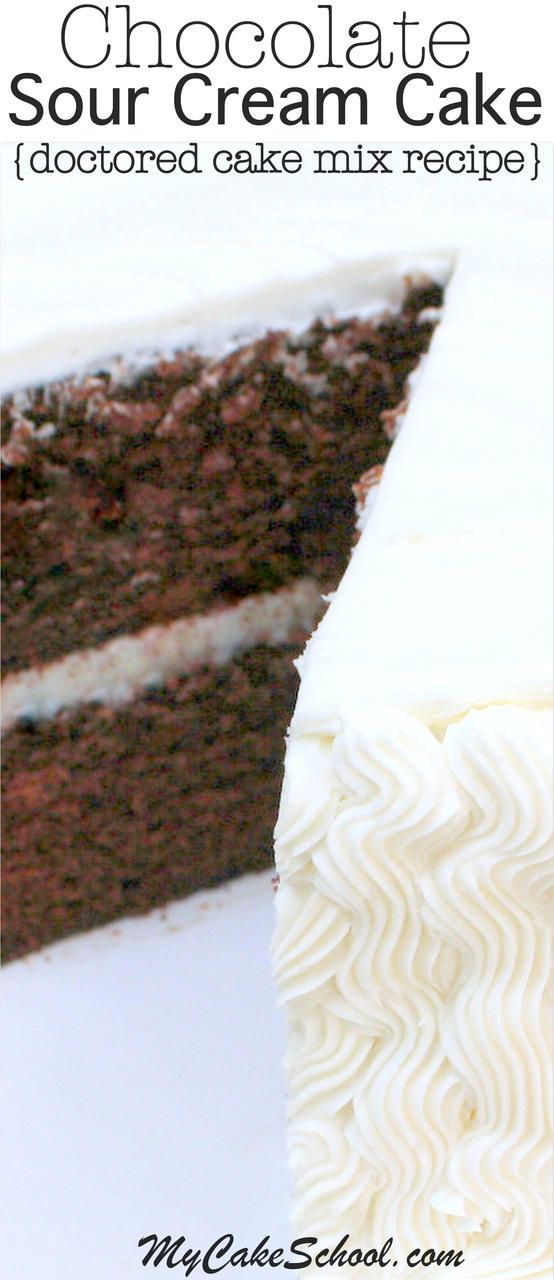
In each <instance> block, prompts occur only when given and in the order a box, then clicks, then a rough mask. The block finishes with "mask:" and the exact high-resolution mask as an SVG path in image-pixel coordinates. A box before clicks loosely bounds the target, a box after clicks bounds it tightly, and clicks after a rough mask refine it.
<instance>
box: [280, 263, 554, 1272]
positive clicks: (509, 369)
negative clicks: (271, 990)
mask: <svg viewBox="0 0 554 1280" xmlns="http://www.w3.org/2000/svg"><path fill="white" fill-rule="evenodd" d="M549 331H550V316H549V305H548V286H547V283H546V280H545V279H544V278H543V274H542V272H541V264H540V263H537V262H535V261H534V260H533V257H532V250H531V251H530V252H529V253H527V252H526V251H525V249H524V248H523V247H522V253H521V256H520V259H519V260H518V261H517V262H515V261H514V258H513V257H511V258H509V259H508V258H503V257H502V254H500V253H499V254H498V255H497V256H496V258H495V257H494V256H491V255H486V254H482V255H480V254H479V253H478V252H477V251H475V250H474V251H472V252H471V253H469V254H468V253H463V254H461V255H460V259H459V262H458V265H457V267H456V270H455V273H454V276H453V279H452V281H451V284H450V285H449V290H448V293H447V298H446V305H445V310H444V316H443V320H442V324H441V325H440V326H439V328H438V330H437V332H436V334H435V337H434V339H433V343H432V345H431V351H430V354H429V356H428V359H427V362H426V365H425V367H424V368H423V370H422V374H421V377H420V378H419V380H418V384H417V387H416V388H415V390H414V393H413V397H412V399H411V401H410V405H409V409H408V412H407V414H406V419H405V422H404V424H403V428H402V431H401V433H400V435H399V437H398V440H397V441H396V443H395V445H394V446H393V449H392V452H391V455H390V457H389V460H388V462H387V465H386V467H385V472H384V477H383V480H382V482H381V485H380V486H379V491H378V495H377V499H376V501H375V505H374V507H373V508H372V511H371V514H370V516H369V518H368V520H367V522H366V524H365V528H364V532H363V534H362V537H361V540H360V542H359V544H358V546H357V547H356V549H355V551H354V554H353V557H352V560H351V563H350V565H349V568H348V570H347V573H346V575H345V577H344V579H343V581H342V583H341V585H340V587H339V590H338V592H337V593H336V595H335V596H334V598H333V600H332V603H331V607H330V609H329V610H328V612H327V614H326V616H325V618H324V619H323V621H322V622H321V623H320V625H319V627H318V629H317V631H316V633H315V635H314V636H313V637H312V640H311V641H310V642H309V643H308V646H307V649H306V652H305V654H304V656H303V658H302V659H301V661H300V664H299V665H300V670H301V677H302V680H301V688H300V693H299V697H298V702H297V708H296V712H295V715H294V718H293V722H292V726H291V731H290V736H289V741H288V748H287V754H286V765H285V784H284V790H283V796H282V801H281V810H280V817H279V822H278V826H277V832H276V858H277V869H278V872H279V878H280V886H279V892H278V894H277V899H276V902H277V928H276V934H275V940H274V962H275V974H276V980H277V984H278V989H279V995H280V1000H281V1003H282V1004H283V1005H284V1007H285V1010H286V1016H287V1023H288V1051H287V1062H286V1069H287V1076H288V1086H289V1117H290V1159H291V1171H292V1177H293V1188H294V1225H295V1229H297V1230H298V1232H299V1233H300V1234H303V1235H304V1234H309V1235H313V1236H317V1238H318V1247H321V1248H323V1247H328V1246H329V1247H331V1246H333V1245H336V1244H337V1242H338V1241H339V1240H341V1238H342V1237H344V1236H345V1234H348V1235H349V1237H350V1240H349V1245H348V1247H349V1249H355V1248H360V1249H361V1250H362V1252H365V1251H368V1250H370V1249H371V1248H374V1247H376V1248H377V1249H379V1247H380V1246H382V1245H383V1244H384V1242H385V1241H386V1240H387V1239H388V1238H389V1237H392V1239H393V1244H392V1246H391V1253H390V1258H391V1259H392V1258H394V1259H395V1260H396V1261H397V1264H398V1265H397V1269H396V1270H395V1274H396V1275H397V1276H398V1277H401V1276H408V1275H411V1274H412V1270H413V1266H414V1265H415V1262H416V1261H417V1258H416V1254H415V1252H413V1251H416V1250H417V1249H419V1250H420V1251H421V1254H424V1253H425V1250H430V1251H433V1250H434V1251H435V1255H438V1254H440V1251H441V1250H442V1251H445V1252H446V1254H448V1253H449V1251H451V1250H452V1251H453V1252H452V1255H451V1261H452V1260H453V1259H454V1257H455V1255H457V1254H460V1256H462V1255H463V1258H464V1272H463V1274H464V1275H467V1276H468V1277H471V1280H474V1278H475V1280H477V1278H478V1277H479V1280H480V1278H481V1277H483V1278H484V1277H490V1278H491V1280H492V1278H493V1277H494V1280H508V1277H509V1278H510V1280H516V1278H517V1280H546V1278H547V1277H548V1276H550V1274H551V1260H552V1222H551V1214H550V1205H551V1159H550V1157H551V1143H552V1137H551V1135H552V1114H551V1108H550V1096H551V1089H550V1086H551V1061H552V1043H551V1036H550V1029H551V1021H550V1013H551V974H552V948H551V928H550V909H551V896H552V860H551V858H552V804H551V755H550V744H551V737H552V677H551V653H552V644H551V636H552V626H551V614H550V608H549V594H550V582H551V577H550V575H549V568H548V561H549V553H550V547H551V542H552V540H551V502H550V480H549V477H550V475H551V470H550V467H549V453H550V447H551V427H550V405H549V398H548V397H549V386H550V384H549V378H548V368H549V361H550V356H549V350H550V346H549V340H550V339H549ZM409 1256H411V1262H410V1263H408V1261H407V1260H408V1257H409ZM427 1263H429V1265H427ZM443 1263H444V1258H443ZM443 1271H444V1265H439V1260H438V1259H437V1262H436V1265H435V1264H433V1263H432V1255H431V1253H429V1254H427V1262H426V1274H429V1275H435V1274H436V1275H437V1276H439V1275H441V1274H443Z"/></svg>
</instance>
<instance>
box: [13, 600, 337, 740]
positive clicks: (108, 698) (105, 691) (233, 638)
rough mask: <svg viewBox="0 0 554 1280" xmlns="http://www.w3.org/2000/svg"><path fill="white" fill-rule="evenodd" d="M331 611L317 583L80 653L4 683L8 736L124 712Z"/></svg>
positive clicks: (147, 629)
mask: <svg viewBox="0 0 554 1280" xmlns="http://www.w3.org/2000/svg"><path fill="white" fill-rule="evenodd" d="M322 609H323V605H322V597H321V591H320V588H319V587H318V585H317V583H316V582H314V580H313V579H311V578H299V579H298V580H297V581H296V582H293V583H292V584H291V585H290V586H288V587H283V588H281V590H279V591H274V592H272V593H261V594H259V595H251V596H246V597H245V599H244V600H241V601H240V603H239V604H235V605H229V606H228V607H227V608H224V609H213V610H212V611H211V612H208V613H204V614H194V615H192V616H191V617H187V618H178V619H177V621H176V622H169V623H166V624H163V625H161V626H153V627H145V628H144V630H143V631H137V632H135V633H131V634H128V635H123V636H117V637H116V638H115V639H114V640H109V641H107V643H106V644H104V645H99V646H98V647H97V648H95V649H78V650H76V651H75V652H74V653H70V654H68V655H67V656H66V657H64V658H60V659H58V661H57V662H49V663H46V664H44V665H43V666H39V667H34V668H32V669H31V670H29V671H21V672H16V673H15V674H14V675H9V676H7V677H6V679H5V680H4V681H3V684H2V732H3V733H6V732H8V730H9V729H11V728H12V727H13V725H14V724H16V723H17V721H18V720H21V719H24V718H25V719H29V720H40V719H47V718H49V717H51V716H55V715H57V713H58V711H61V710H62V709H63V708H66V707H76V706H83V705H86V704H87V703H102V704H103V705H104V706H121V705H122V704H123V703H125V702H130V701H131V700H132V699H133V698H135V697H136V696H137V695H140V694H141V693H143V692H144V690H145V689H153V688H156V687H158V686H160V685H164V684H165V683H166V682H167V681H168V680H171V679H175V677H178V676H185V675H189V674H190V673H191V672H193V671H195V670H198V669H199V668H201V667H218V666H223V665H224V664H225V663H226V662H230V661H231V660H232V659H233V658H234V657H237V656H238V655H239V654H241V653H245V652H247V651H248V650H249V649H253V648H255V647H256V645H269V646H270V647H271V646H279V645H281V644H284V643H285V642H286V641H287V640H290V638H291V637H292V636H293V635H294V634H295V633H297V632H298V631H301V632H303V633H304V634H305V633H306V632H307V631H309V630H310V628H311V627H313V626H314V624H315V622H316V621H317V619H318V618H319V617H320V616H321V612H322Z"/></svg>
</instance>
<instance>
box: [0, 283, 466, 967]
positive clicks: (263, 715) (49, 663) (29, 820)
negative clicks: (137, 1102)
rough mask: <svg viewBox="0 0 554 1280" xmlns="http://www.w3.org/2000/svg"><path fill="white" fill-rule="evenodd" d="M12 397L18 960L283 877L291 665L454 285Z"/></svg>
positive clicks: (10, 945) (7, 833)
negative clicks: (260, 872) (134, 371)
mask: <svg viewBox="0 0 554 1280" xmlns="http://www.w3.org/2000/svg"><path fill="white" fill-rule="evenodd" d="M393 288H394V289H395V290H396V292H397V295H398V297H399V298H400V299H402V290H403V292H404V297H403V300H402V305H401V307H400V309H398V307H390V309H389V310H388V311H385V312H384V313H383V314H382V315H381V316H380V317H379V318H376V317H375V316H371V317H368V318H364V317H363V316H359V317H355V318H346V317H345V318H344V319H340V320H335V321H326V322H322V321H315V322H314V323H313V324H312V325H311V326H310V327H309V328H307V329H304V330H301V331H300V332H297V333H294V332H288V333H286V332H280V333H269V334H266V335H265V336H262V337H260V338H257V339H255V340H253V341H251V342H249V343H248V344H243V345H242V346H240V347H238V348H236V349H234V350H231V351H230V352H229V353H228V354H224V355H222V356H212V357H209V358H208V357H205V356H201V355H200V354H198V353H191V352H186V353H184V354H182V355H178V356H175V357H173V359H171V360H169V359H162V360H158V361H157V363H156V364H155V365H153V366H151V367H150V368H149V369H147V370H143V371H142V372H141V373H140V374H139V375H138V376H137V375H134V376H133V375H131V376H130V377H129V378H128V379H127V380H125V379H123V378H122V376H121V368H118V370H117V374H115V373H112V374H109V373H104V374H97V375H89V376H84V377H82V378H71V379H67V380H64V381H62V382H58V383H54V384H50V385H48V386H46V387H44V388H42V389H39V390H35V391H32V390H31V391H27V392H24V393H18V394H16V395H14V396H13V397H12V398H11V399H10V400H9V401H8V403H7V406H6V411H5V414H4V430H5V440H4V452H3V459H4V467H5V474H4V483H5V496H4V503H3V516H4V529H5V532H4V573H5V581H6V585H5V588H4V610H5V624H4V648H3V658H4V665H5V670H6V672H7V674H6V678H5V681H4V689H3V692H4V727H5V731H6V737H5V740H4V787H5V798H4V896H3V903H4V906H3V910H4V928H3V938H4V957H5V958H6V959H7V958H10V957H11V956H15V955H18V954H22V953H24V952H25V951H27V950H29V949H33V948H36V947H38V946H41V945H44V944H45V943H47V942H51V941H53V940H55V939H56V938H58V937H61V936H63V935H64V934H66V933H68V932H73V931H75V930H81V929H87V928H91V927H93V926H94V925H98V924H102V923H104V922H106V921H109V920H111V919H114V918H115V917H117V916H118V915H121V914H129V913H133V912H136V911H142V910H148V909H150V908H152V907H154V906H162V905H163V904H164V903H166V902H167V901H169V900H170V899H172V898H175V897H179V896H182V895H184V894H186V893H190V892H192V891H193V890H195V889H199V888H203V887H206V886H208V885H212V884H216V883H218V882H219V881H221V880H223V879H227V878H229V877H231V876H236V875H238V874H240V873H241V872H244V871H249V870H255V869H257V868H260V867H264V866H268V865H270V862H271V857H272V829H273V825H274V822H275V817H276V812H277V803H278V792H279V785H280V778H281V772H282V744H283V739H284V735H285V730H286V727H287V724H288V721H289V720H290V716H291V714H292V708H293V703H294V696H295V688H296V676H295V671H294V665H293V663H294V659H295V658H296V656H297V654H298V653H299V652H300V650H301V648H302V646H303V644H304V641H305V638H306V636H307V635H308V634H309V633H310V631H311V630H312V629H313V626H314V624H315V622H316V621H317V619H318V618H319V617H320V616H321V613H322V611H323V607H324V606H323V602H322V595H326V594H328V593H329V592H331V591H333V590H334V589H335V588H336V586H337V584H338V581H339V579H340V576H341V573H342V572H343V569H344V566H345V564H346V562H347V560H348V556H349V553H350V548H351V545H352V542H353V539H354V536H355V530H354V495H353V492H352V486H353V485H354V484H355V482H356V481H357V480H358V478H359V477H360V476H361V475H362V473H365V472H366V471H367V468H368V467H370V466H374V465H380V464H382V463H383V462H384V460H385V458H386V456H387V453H388V450H389V448H390V442H391V438H392V434H393V432H394V418H395V414H396V412H397V410H398V407H399V406H402V404H403V402H404V400H405V397H406V394H407V389H408V378H409V376H410V374H411V373H412V372H413V370H414V368H415V367H416V365H417V363H418V361H419V359H420V357H421V355H422V353H424V352H425V351H426V349H427V347H428V344H429V341H430V339H431V335H432V332H433V329H434V325H435V323H436V317H437V307H438V306H439V305H440V302H441V298H442V289H441V285H440V284H439V283H434V282H433V281H428V282H427V283H423V281H421V280H420V282H419V283H418V284H414V285H411V284H410V282H409V281H405V283H404V284H403V285H401V284H400V282H399V281H398V279H396V280H395V281H394V282H393Z"/></svg>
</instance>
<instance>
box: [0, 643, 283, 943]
mask: <svg viewBox="0 0 554 1280" xmlns="http://www.w3.org/2000/svg"><path fill="white" fill-rule="evenodd" d="M302 641H303V636H302V635H300V634H299V635H298V637H297V638H296V640H295V641H294V642H292V643H291V644H290V646H288V647H286V648H285V649H284V650H283V651H282V652H281V653H276V652H274V651H272V650H270V649H267V648H265V647H259V648H258V649H256V650H254V651H253V652H251V653H249V654H246V655H245V656H243V657H242V658H240V659H237V660H236V661H235V662H234V663H232V664H228V665H227V666H226V667H224V668H221V669H218V670H213V669H210V670H204V671H199V672H197V673H196V674H195V675H193V676H188V677H187V678H186V679H185V680H181V681H177V682H174V683H172V684H171V685H170V686H169V687H167V688H165V689H163V690H159V691H157V692H152V693H149V694H148V695H146V696H144V697H141V698H140V699H137V700H136V701H134V702H132V703H131V704H130V705H128V706H126V707H123V708H121V709H119V710H116V709H113V708H106V707H95V708H85V709H79V710H76V711H73V712H65V713H61V714H60V715H59V716H57V717H56V719H55V720H52V721H39V722H37V723H27V724H21V725H19V727H18V728H17V729H15V730H13V731H12V733H11V734H9V735H8V737H7V739H6V742H5V747H4V770H3V775H4V848H3V885H4V892H3V907H2V911H3V932H2V937H3V959H4V960H9V959H12V958H14V957H16V956H18V955H21V954H23V953H25V952H27V951H29V950H33V949H34V948H36V947H38V946H42V945H44V944H45V943H48V942H52V941H54V940H55V939H56V938H60V937H63V936H65V935H66V934H68V933H73V932H75V931H78V930H81V929H88V928H91V927H93V926H94V925H99V924H103V923H104V922H105V921H107V920H111V919H115V918H117V917H118V916H121V915H128V914H130V913H134V912H140V911H145V910H148V909H150V908H151V907H156V906H162V905H163V904H164V903H166V902H168V901H169V900H170V899H172V898H176V897H180V896H183V895H185V894H188V893H190V892H192V891H193V890H195V889H199V888H202V887H204V886H208V885H212V884H217V883H218V882H219V881H222V880H225V879H228V878H230V877H232V876H236V875H238V874H239V873H240V872H244V871H252V870H255V869H256V868H260V867H264V866H269V865H270V864H271V859H272V830H273V825H274V822H275V817H276V808H277V802H278V793H279V783H280V777H281V770H282V755H283V740H284V734H285V729H286V726H287V724H288V721H289V719H290V716H291V712H292V707H293V703H294V698H295V692H296V675H295V671H294V668H293V657H294V656H295V655H296V654H297V653H298V650H299V648H300V646H301V644H302Z"/></svg>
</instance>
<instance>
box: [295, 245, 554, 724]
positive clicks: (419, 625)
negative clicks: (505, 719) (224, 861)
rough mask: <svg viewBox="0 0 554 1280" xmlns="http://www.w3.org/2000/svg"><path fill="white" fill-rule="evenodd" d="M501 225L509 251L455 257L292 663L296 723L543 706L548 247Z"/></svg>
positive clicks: (548, 531) (548, 651)
mask: <svg viewBox="0 0 554 1280" xmlns="http://www.w3.org/2000/svg"><path fill="white" fill-rule="evenodd" d="M511 229H512V236H513V239H512V242H511V247H509V246H508V244H504V245H502V246H500V247H499V248H498V250H497V252H496V253H494V254H492V253H491V250H490V246H487V247H483V248H481V249H480V248H478V247H477V246H473V247H470V248H466V249H465V251H463V252H461V253H460V256H459V260H458V262H457V263H456V266H455V268H454V271H453V275H452V279H451V282H450V284H449V286H448V290H447V296H446V303H445V308H444V314H443V317H442V321H441V324H440V325H439V326H438V328H437V330H436V332H435V335H434V338H433V341H432V345H431V350H430V352H429V355H428V357H427V359H426V361H425V362H424V367H423V369H422V370H421V376H420V377H419V379H418V380H417V385H416V387H415V389H414V392H413V395H412V399H411V402H410V406H409V410H408V412H407V414H406V417H405V420H404V423H403V426H402V430H401V432H400V434H399V437H398V439H397V441H396V442H395V445H394V446H393V449H392V452H391V455H390V457H389V461H388V463H387V467H386V469H385V474H384V477H383V480H382V482H381V485H380V488H379V493H378V497H377V500H376V502H375V505H374V508H373V510H372V514H371V517H370V519H369V520H368V522H367V525H366V527H365V530H364V533H363V535H362V538H361V540H360V543H359V545H358V546H357V548H356V549H355V552H354V555H353V557H352V561H351V563H350V566H349V568H348V570H347V572H346V574H345V577H344V579H343V581H342V583H341V585H340V588H339V590H338V592H337V594H336V596H335V598H334V600H333V606H332V608H331V609H330V610H329V611H328V613H327V614H326V616H325V618H324V619H323V622H322V623H321V624H320V627H319V630H318V631H317V633H316V635H315V636H314V637H313V639H312V640H311V642H310V643H309V645H308V649H307V652H306V654H305V656H304V658H303V659H302V660H301V664H300V665H301V671H302V676H303V680H302V687H301V692H300V697H299V703H298V708H297V713H296V716H297V722H303V721H304V719H305V718H306V717H308V718H309V717H310V716H311V715H313V714H314V713H316V714H318V715H320V714H323V715H325V714H327V713H328V712H329V711H330V710H333V711H334V710H337V709H338V710H340V711H341V712H344V711H348V714H349V715H353V716H354V717H356V716H358V715H360V716H363V715H365V713H366V711H367V708H368V706H369V705H375V704H377V705H396V706H402V707H404V708H405V709H411V710H414V711H416V712H417V713H418V714H421V715H422V717H423V718H424V719H426V720H428V721H429V722H431V723H435V722H437V721H438V722H440V721H441V720H442V719H448V718H449V717H451V716H452V715H457V714H459V713H460V712H462V711H464V710H466V709H467V708H468V707H470V706H475V705H484V704H487V703H489V702H505V701H516V702H521V703H525V704H527V705H532V706H535V705H536V706H541V705H544V704H546V703H547V702H548V701H549V699H550V697H551V690H552V666H551V664H552V607H551V593H550V590H549V583H550V582H551V581H552V567H551V564H552V515H551V477H552V396H551V380H550V377H549V374H548V369H549V364H550V358H551V357H550V351H551V343H552V327H551V314H550V297H549V284H548V276H547V272H546V270H545V267H546V261H547V259H548V250H547V249H546V248H545V242H544V240H542V241H541V236H540V235H538V237H537V238H534V236H533V235H532V234H530V230H529V226H528V225H527V224H526V222H525V221H524V220H522V221H521V222H520V224H519V225H518V224H517V222H514V223H513V225H512V228H511ZM541 251H542V252H544V253H545V254H546V259H543V260H541V257H540V254H541Z"/></svg>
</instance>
